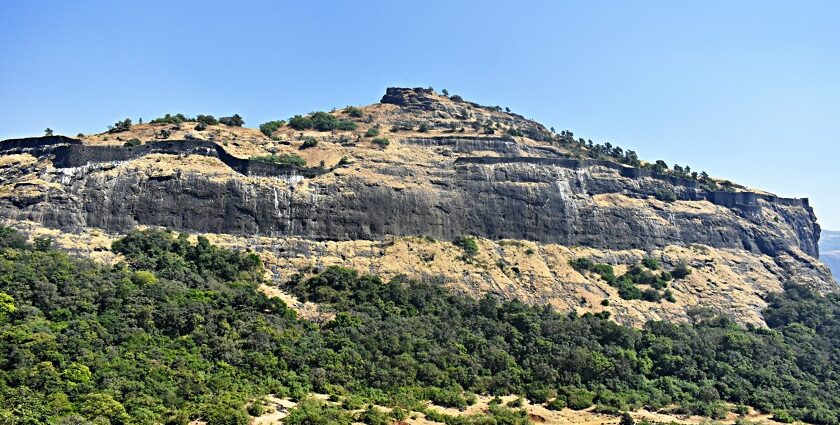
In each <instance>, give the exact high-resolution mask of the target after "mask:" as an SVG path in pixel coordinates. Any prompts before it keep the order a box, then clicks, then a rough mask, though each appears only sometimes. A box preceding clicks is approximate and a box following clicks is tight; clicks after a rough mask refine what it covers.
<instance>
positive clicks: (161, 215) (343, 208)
mask: <svg viewBox="0 0 840 425" xmlns="http://www.w3.org/2000/svg"><path fill="white" fill-rule="evenodd" d="M166 146H174V143H173V144H167V145H157V147H158V148H161V149H163V148H164V147H166ZM202 146H203V145H202V144H192V147H191V148H190V149H191V150H190V151H189V152H192V153H195V151H194V149H195V148H200V149H204V147H202ZM78 148H81V147H78V146H69V147H62V148H59V149H58V150H57V151H56V159H55V161H56V163H57V164H58V165H61V166H76V167H77V168H73V169H63V170H55V171H53V172H52V175H51V177H50V180H55V181H60V182H62V184H63V189H62V190H60V191H54V192H49V193H48V194H47V196H46V197H45V199H44V200H43V202H40V203H37V204H34V205H28V206H26V207H25V208H22V209H19V208H18V207H17V206H13V205H8V204H2V203H0V208H2V210H0V211H2V214H3V216H5V217H11V218H25V219H29V220H35V221H40V222H43V223H45V224H47V225H48V226H55V227H65V228H77V229H78V228H82V227H88V226H93V227H101V228H104V229H107V230H110V231H126V230H129V229H131V228H133V227H134V226H137V225H157V226H166V227H171V228H174V229H183V230H193V231H201V232H213V233H233V234H265V235H273V236H299V237H305V238H311V239H315V240H353V239H381V238H383V237H385V236H386V235H429V236H432V237H436V238H444V239H448V238H453V237H455V236H459V235H464V234H471V235H478V236H482V237H486V238H489V239H505V238H509V239H525V240H533V241H539V242H546V243H558V244H562V245H568V246H574V245H584V246H592V247H598V248H608V249H632V248H640V249H653V248H657V247H663V246H666V245H673V244H692V243H699V244H705V245H709V246H713V247H719V248H739V249H746V250H749V251H755V252H761V253H764V254H768V255H771V256H772V255H777V254H779V253H781V252H784V251H786V250H787V249H789V248H791V247H796V248H799V249H801V250H802V251H804V252H806V253H808V254H810V255H814V256H816V255H817V252H818V251H817V249H818V248H817V241H818V235H819V229H818V227H816V224H815V218H814V216H813V212H812V211H811V210H810V208H808V207H807V206H805V205H791V206H788V205H776V204H774V203H772V202H769V201H767V200H760V199H756V200H755V207H756V208H757V210H751V209H741V208H737V207H734V208H723V209H720V210H716V211H714V212H713V213H708V212H706V213H704V212H693V211H691V210H685V211H680V210H673V211H668V210H663V211H656V210H652V211H647V212H646V214H640V211H639V210H637V209H634V208H627V207H622V206H615V207H609V206H606V207H605V206H602V205H599V204H598V203H596V202H593V201H592V196H593V195H598V194H611V193H612V194H622V195H625V196H628V197H632V198H640V199H647V198H650V197H652V196H655V195H656V194H657V193H660V192H662V191H672V192H674V193H676V194H678V197H679V198H680V199H686V200H689V201H700V200H706V199H710V195H709V194H707V193H705V192H704V191H703V190H701V189H697V188H694V187H684V186H679V185H674V184H673V183H672V182H668V181H663V180H659V179H655V178H649V177H641V178H636V179H633V178H627V177H623V176H622V175H621V174H620V173H619V172H617V171H615V170H611V169H608V168H606V167H600V166H597V165H595V166H593V165H589V166H586V167H584V166H579V167H566V166H561V165H558V164H555V163H553V162H549V163H542V162H536V163H534V162H509V163H508V162H505V163H489V164H484V163H462V162H455V163H451V164H449V165H442V166H441V168H438V169H435V170H430V171H431V175H430V184H429V186H428V187H420V188H407V189H406V188H394V187H389V186H388V185H377V184H371V183H370V182H369V181H367V180H364V179H360V178H357V177H354V176H353V175H346V176H344V177H342V178H339V179H332V180H329V181H325V182H320V181H319V179H317V178H315V179H311V180H309V181H308V188H307V191H306V192H298V191H296V190H295V188H294V186H292V187H289V186H287V185H285V183H283V184H281V182H278V184H277V185H274V184H272V183H270V182H263V183H253V182H243V181H238V180H228V181H224V182H219V181H214V180H208V179H206V178H204V177H202V176H201V175H199V174H186V175H181V176H177V177H165V178H150V177H147V176H145V175H142V174H136V173H133V172H132V173H126V174H116V175H113V174H105V173H100V172H97V171H98V169H97V168H96V167H95V166H91V167H80V166H81V165H88V164H91V161H90V158H91V156H89V155H88V154H91V152H97V153H96V154H95V155H105V154H107V155H106V156H108V157H109V158H113V159H115V160H119V161H124V160H126V159H127V157H126V156H125V155H126V154H123V153H119V154H115V153H114V152H121V151H120V149H126V148H107V147H84V150H83V151H81V152H75V150H76V149H78ZM98 148H102V149H107V150H102V149H98ZM147 149H148V150H149V151H151V150H154V149H153V148H152V147H149V148H147ZM68 150H70V151H71V152H73V153H67V151H68ZM163 151H164V152H168V151H167V150H166V149H163ZM179 151H180V149H179ZM131 154H132V155H133V154H136V152H134V151H132V153H131ZM111 155H113V156H111ZM566 165H568V164H566ZM578 165H581V164H578ZM234 166H235V167H236V168H240V169H241V167H239V166H236V165H235V164H234ZM243 171H245V172H247V173H251V172H253V171H251V170H250V168H248V167H245V169H244V170H243ZM381 171H382V172H383V173H394V174H398V173H405V172H413V171H414V170H410V169H406V168H404V167H400V166H396V165H393V166H383V169H382V170H381ZM286 175H288V174H286ZM431 181H433V183H432V182H431ZM711 198H714V197H713V196H712V197H711ZM762 208H763V209H766V210H768V211H773V212H774V214H777V217H781V219H782V221H781V222H779V223H774V222H768V220H766V218H765V217H764V215H763V214H761V211H762ZM374 212H375V213H374ZM788 226H789V227H790V228H792V229H796V231H795V232H794V233H791V232H787V233H786V232H785V228H786V227H788Z"/></svg>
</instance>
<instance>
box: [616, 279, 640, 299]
mask: <svg viewBox="0 0 840 425" xmlns="http://www.w3.org/2000/svg"><path fill="white" fill-rule="evenodd" d="M618 296H619V297H621V299H623V300H638V299H640V298H642V291H640V290H639V288H638V287H637V286H636V285H635V284H633V282H631V281H628V280H627V279H622V280H619V282H618Z"/></svg>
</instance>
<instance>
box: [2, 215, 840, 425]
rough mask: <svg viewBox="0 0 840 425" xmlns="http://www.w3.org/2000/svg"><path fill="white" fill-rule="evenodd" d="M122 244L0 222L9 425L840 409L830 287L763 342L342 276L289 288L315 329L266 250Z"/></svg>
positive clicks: (785, 305)
mask: <svg viewBox="0 0 840 425" xmlns="http://www.w3.org/2000/svg"><path fill="white" fill-rule="evenodd" d="M113 250H114V251H115V252H116V253H119V254H121V255H122V257H121V258H124V261H122V262H120V263H118V264H116V265H114V266H107V265H102V264H98V263H94V262H92V261H87V260H78V259H73V258H71V257H70V256H68V255H67V254H66V253H64V252H62V251H59V250H56V249H53V248H51V246H50V244H49V243H48V242H45V241H42V242H39V243H37V244H29V243H27V242H26V240H25V238H23V237H21V235H19V234H18V233H16V232H14V231H12V230H10V229H8V228H0V364H2V368H0V421H2V422H3V423H85V421H96V423H111V424H153V423H176V424H185V423H187V422H188V421H190V420H193V419H199V418H200V419H203V420H206V421H208V422H209V424H210V425H215V424H245V423H247V421H248V416H247V410H248V409H258V408H257V407H251V406H253V404H252V402H253V401H254V400H258V399H259V398H260V397H262V396H263V395H265V394H268V393H272V394H277V395H278V396H280V397H284V396H290V397H293V398H295V399H298V400H304V401H303V402H302V403H301V404H300V406H299V407H298V408H296V409H294V410H293V411H292V412H291V415H290V416H289V418H290V419H288V420H287V422H286V423H291V424H303V423H307V424H321V423H337V424H341V423H350V421H352V420H364V421H366V422H367V423H381V421H382V420H386V419H385V418H384V413H383V412H381V411H378V410H376V409H374V408H366V409H365V410H364V411H363V412H362V413H361V414H360V415H359V416H358V417H353V415H352V414H351V413H349V412H347V409H351V408H359V407H363V406H365V405H367V404H369V403H373V404H378V405H385V406H388V407H398V408H401V409H403V410H420V409H423V408H424V407H423V404H422V401H423V400H430V399H432V400H436V401H438V402H440V403H445V404H447V405H454V406H465V405H468V404H469V403H470V402H471V399H472V397H471V396H470V394H469V393H470V392H474V393H482V394H496V395H507V394H520V395H522V396H525V397H528V398H530V399H532V400H544V401H546V402H548V406H550V407H552V408H558V407H559V406H562V405H564V404H565V405H567V406H569V407H571V408H575V409H582V408H587V407H590V406H592V405H594V404H597V405H598V406H599V407H598V408H599V409H600V410H601V411H614V412H620V411H627V410H631V409H634V408H638V407H642V406H645V407H648V408H651V409H659V408H664V407H667V406H672V405H676V406H678V407H677V410H678V411H680V412H688V413H700V414H706V415H709V416H712V417H720V416H721V415H722V414H723V413H725V412H726V408H725V405H724V404H723V403H724V402H730V403H735V404H741V405H749V406H753V407H755V408H757V409H759V410H761V411H764V412H773V413H774V415H776V416H777V417H778V418H779V419H784V420H788V419H790V420H804V421H808V422H814V423H818V424H837V419H838V415H840V391H838V384H837V383H838V382H840V295H837V294H831V295H828V296H824V297H823V296H819V295H817V294H815V293H814V292H811V291H810V290H808V289H806V288H804V287H799V286H793V285H788V286H786V288H785V289H786V291H785V293H783V294H773V295H770V296H769V297H768V298H767V302H768V309H767V310H766V311H765V313H764V314H765V317H766V318H767V324H768V326H769V328H768V329H763V328H752V327H751V328H742V327H740V326H737V325H736V324H734V323H732V322H731V321H729V320H728V319H726V318H724V317H717V316H707V317H704V318H702V319H701V320H697V321H696V323H694V324H673V323H667V322H650V323H648V324H647V325H646V326H645V327H644V328H643V329H633V328H628V327H623V326H621V325H618V324H616V323H614V322H612V321H610V320H608V318H607V317H606V315H604V314H595V315H593V314H586V315H583V316H578V315H575V314H574V313H571V314H565V313H564V314H560V313H557V312H554V311H553V310H551V309H549V308H543V307H530V306H527V305H525V304H523V303H520V302H516V301H513V302H502V301H499V300H497V299H495V298H493V297H490V296H487V297H485V298H482V299H478V300H476V299H472V298H469V297H466V296H462V295H459V294H456V293H454V292H450V291H448V290H447V289H445V288H443V287H442V286H441V285H440V284H438V283H435V282H416V281H410V280H406V279H395V280H392V281H391V282H388V283H385V282H382V281H381V280H380V279H379V278H377V277H374V276H362V275H359V274H358V273H357V272H355V271H353V270H350V269H346V268H340V267H330V268H327V269H326V270H325V271H323V272H322V273H320V274H317V275H314V276H304V275H297V276H293V277H292V278H291V279H290V280H289V282H288V283H287V284H286V289H287V290H288V291H291V292H292V293H294V294H295V295H296V296H297V297H299V298H300V299H302V300H303V301H313V302H317V303H320V305H321V306H322V308H325V309H331V310H333V311H335V312H337V314H336V317H335V319H334V320H331V321H329V322H327V323H325V324H323V325H315V324H313V323H310V322H307V321H302V320H299V319H298V318H297V317H296V315H295V313H294V312H293V311H292V310H290V309H288V308H287V307H286V306H285V305H284V304H283V302H282V301H280V300H278V299H275V298H268V297H266V296H265V295H264V294H263V293H262V292H260V291H259V290H258V289H257V287H258V285H260V284H261V283H263V282H262V279H263V274H264V273H263V268H262V265H261V263H260V261H259V258H258V257H257V256H256V255H255V254H252V253H248V252H235V251H229V250H224V249H220V248H218V247H215V246H213V245H211V244H210V243H209V242H208V241H207V240H206V239H204V238H201V237H199V238H198V241H197V243H191V242H190V241H189V240H188V238H187V236H186V235H177V234H172V233H168V232H163V231H144V232H133V233H130V234H129V235H127V236H126V237H125V238H123V239H120V240H118V241H116V242H115V243H114V244H113ZM312 391H318V392H324V393H328V394H339V395H345V394H348V395H346V396H342V397H341V398H343V403H341V404H335V405H331V404H325V403H322V402H318V401H311V400H305V398H306V397H305V396H306V394H308V393H310V392H312ZM554 395H556V397H555V396H554ZM331 398H332V399H335V400H338V399H339V398H338V397H331ZM548 400H551V401H548ZM354 406H355V407H354ZM427 414H429V415H430V419H433V420H438V419H437V418H440V419H441V421H442V422H445V423H447V424H473V423H513V424H525V423H527V418H526V417H525V414H524V412H523V411H521V410H512V409H509V408H507V407H503V406H501V405H500V404H499V403H495V404H493V406H492V407H491V410H490V412H489V414H488V415H487V416H483V417H473V416H466V417H450V416H447V415H440V414H439V413H433V411H432V410H428V411H427ZM435 415H436V416H435ZM432 416H434V417H432ZM488 416H489V417H492V418H495V422H492V421H489V420H488Z"/></svg>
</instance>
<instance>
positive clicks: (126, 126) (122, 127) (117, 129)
mask: <svg viewBox="0 0 840 425" xmlns="http://www.w3.org/2000/svg"><path fill="white" fill-rule="evenodd" d="M130 129H131V119H130V118H126V119H124V120H122V121H117V122H115V123H114V125H112V126H109V127H108V132H109V133H121V132H123V131H128V130H130Z"/></svg>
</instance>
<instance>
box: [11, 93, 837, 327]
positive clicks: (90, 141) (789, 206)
mask: <svg viewBox="0 0 840 425" xmlns="http://www.w3.org/2000/svg"><path fill="white" fill-rule="evenodd" d="M332 115H333V116H335V117H337V118H339V119H343V120H347V121H350V122H354V123H355V126H356V130H340V131H339V130H333V131H329V132H320V131H314V130H311V129H305V130H302V131H301V130H295V129H292V128H289V126H285V127H282V128H281V129H280V130H277V131H276V132H274V133H272V134H270V136H271V137H268V136H265V135H262V134H260V133H255V132H247V133H246V132H245V129H243V133H242V134H237V133H236V132H235V131H234V132H233V133H231V131H233V130H230V129H225V131H227V133H222V131H221V130H219V131H214V129H212V128H210V129H207V130H205V131H198V130H195V131H189V132H184V130H183V128H182V127H181V126H176V127H173V128H172V131H173V132H175V133H176V136H178V135H181V133H178V131H182V132H183V136H184V138H185V139H189V140H167V141H155V140H150V139H151V138H150V137H149V135H150V134H156V131H157V128H158V127H160V125H157V124H145V125H142V126H135V127H134V128H133V129H132V130H131V131H130V132H127V133H126V134H122V135H119V134H118V135H112V134H102V135H95V136H88V137H86V138H84V139H82V140H76V139H69V138H60V137H49V138H32V139H21V140H10V141H5V142H2V143H0V167H1V168H0V177H2V186H0V216H2V218H3V219H5V220H6V221H7V222H11V223H15V222H18V223H21V222H28V223H35V224H36V225H37V226H43V227H46V228H53V229H59V230H61V231H64V232H69V233H73V234H82V233H84V232H86V231H88V230H89V229H101V230H104V231H105V232H108V233H114V234H116V233H122V232H126V231H128V230H131V229H132V228H134V227H136V226H163V227H168V228H171V229H175V230H182V231H190V232H198V233H209V234H218V235H230V237H232V238H242V239H239V240H238V242H236V243H235V244H242V243H244V242H242V241H243V240H244V238H270V239H272V240H297V241H301V242H300V243H303V241H313V242H315V243H328V242H330V241H333V242H334V243H360V242H363V241H371V242H376V241H380V242H381V241H386V240H388V238H393V237H397V238H400V237H412V236H424V237H427V238H429V239H430V240H431V239H434V240H444V241H445V240H451V239H453V238H455V237H458V236H461V235H473V236H477V237H479V238H481V239H482V240H487V241H488V242H487V243H489V244H493V243H494V242H492V241H502V240H517V241H527V242H531V243H536V244H537V246H558V247H569V248H572V249H573V251H575V252H577V251H579V249H578V248H576V247H581V248H584V247H585V248H586V249H592V250H593V251H590V252H588V253H578V254H580V255H588V256H589V257H592V258H597V259H600V260H602V261H608V262H612V263H613V264H616V265H618V264H622V263H628V262H630V261H631V260H630V257H641V255H642V254H638V253H643V254H644V253H655V252H656V253H659V255H664V253H665V252H667V251H668V250H674V249H677V247H686V248H688V247H693V246H703V247H705V249H712V250H715V252H727V253H728V254H727V255H726V258H727V260H726V261H727V262H728V264H729V265H730V266H731V267H733V268H737V267H736V265H735V262H737V258H738V256H739V255H740V256H742V258H743V261H744V262H745V263H749V262H755V265H756V267H763V268H765V269H766V270H769V272H768V273H765V274H764V275H763V276H764V277H763V278H764V279H769V280H770V281H771V282H769V283H768V282H759V283H755V284H752V285H750V284H744V285H742V283H743V279H746V278H745V277H743V276H742V277H738V279H742V281H741V282H738V284H737V285H735V286H737V287H739V288H742V289H743V288H746V289H744V290H749V291H753V292H754V293H750V294H749V297H752V298H750V300H749V301H748V302H747V301H745V305H750V306H751V307H750V308H747V310H750V311H752V313H751V314H752V316H750V314H746V315H745V314H737V313H736V314H734V315H735V316H736V317H738V318H741V319H742V320H743V321H746V322H757V321H758V322H760V317H757V316H755V315H756V314H757V313H756V311H758V310H760V307H761V304H760V302H756V301H755V299H754V298H760V296H761V295H762V294H763V293H765V292H767V291H769V290H773V289H778V288H780V284H781V283H782V282H786V281H791V280H794V281H801V282H805V283H808V284H809V285H811V286H814V287H817V288H819V289H820V290H823V291H830V290H835V288H836V283H835V282H834V281H833V279H832V278H831V276H830V274H829V273H828V271H827V269H826V268H825V267H824V266H822V265H821V264H820V263H819V262H818V260H817V259H816V258H817V257H818V256H819V248H818V241H819V235H820V229H819V226H818V225H817V224H816V217H815V216H814V213H813V211H812V209H811V208H810V206H809V205H808V202H807V200H805V199H784V198H779V197H776V196H774V195H771V194H768V193H765V192H759V191H754V190H749V189H746V188H742V187H738V186H732V185H719V184H718V183H717V182H716V181H714V180H712V179H707V180H703V179H698V178H697V177H696V176H694V177H692V176H691V175H689V174H686V173H683V174H675V173H671V172H665V171H663V170H661V169H655V168H651V167H641V168H640V167H639V166H634V165H639V164H632V163H631V164H627V163H626V161H623V160H622V159H621V157H616V158H611V157H609V156H603V155H601V156H599V155H596V154H595V153H594V152H595V151H596V149H595V148H593V147H592V146H591V145H589V146H587V144H586V143H584V142H583V141H582V139H581V140H580V141H575V140H574V139H573V138H571V141H570V138H569V137H568V135H567V134H563V135H562V136H560V135H556V134H553V133H552V132H551V131H549V130H547V129H546V128H545V127H543V126H542V125H540V124H538V123H535V122H533V121H530V120H527V119H525V118H524V117H522V116H519V115H516V114H512V113H506V112H503V111H501V110H500V108H488V107H482V106H480V105H477V104H474V103H470V102H465V101H463V100H461V99H460V98H458V97H457V96H453V97H446V96H440V95H437V94H435V93H434V92H432V91H430V90H428V89H397V88H391V89H388V91H387V93H386V95H385V96H384V97H383V98H382V101H381V103H379V104H375V105H371V106H368V107H364V108H358V109H354V110H350V109H347V110H341V111H334V112H333V113H332ZM564 133H565V132H564ZM569 134H570V133H569ZM132 136H136V137H139V138H141V139H145V140H146V143H144V144H141V145H140V146H136V147H124V146H122V143H123V142H122V140H126V139H127V138H129V137H132ZM144 136H145V137H144ZM383 137H387V139H388V144H387V147H385V148H381V147H380V146H382V143H378V142H375V141H374V139H377V138H379V139H381V138H383ZM307 138H310V139H312V138H314V140H317V142H318V143H317V146H315V147H310V148H308V149H304V148H305V147H306V146H305V145H304V144H303V143H304V141H305V140H306V139H307ZM120 139H122V140H120ZM310 145H311V143H310ZM265 154H288V155H293V154H294V155H300V156H302V157H303V159H304V160H306V161H307V162H308V166H306V167H299V166H293V165H284V164H273V163H268V162H264V161H260V160H258V159H250V157H252V156H255V155H265ZM622 162H625V163H622ZM316 164H317V165H316ZM257 245H259V246H256V245H255V246H254V248H259V247H262V249H263V251H266V252H269V253H270V254H271V255H275V256H276V257H278V258H281V259H282V258H283V257H284V255H283V254H282V253H278V252H276V250H275V251H272V250H271V249H268V248H266V246H265V245H266V244H257ZM570 252H571V251H570ZM628 252H634V253H636V254H632V255H629V256H628V255H627V254H626V253H628ZM680 252H681V254H680V255H681V258H682V259H683V260H684V261H689V262H690V261H691V255H688V254H686V252H683V251H680ZM621 253H625V254H621ZM733 253H734V254H733ZM299 254H300V255H301V256H303V257H309V256H313V254H312V253H309V254H307V253H306V252H303V253H299ZM567 254H568V253H567ZM568 257H569V258H568V259H571V258H573V257H575V255H571V254H568ZM500 258H501V261H504V257H500ZM568 259H566V260H564V262H568ZM636 260H637V259H636ZM395 261H397V260H396V259H395ZM488 261H490V259H489V258H488ZM281 262H282V261H281ZM497 262H498V261H497ZM554 262H556V261H554ZM292 263H293V261H291V260H289V261H287V262H286V263H285V265H281V266H280V267H279V269H278V270H280V271H284V272H291V270H289V265H290V264H292ZM548 263H552V262H548ZM548 263H547V264H548ZM762 264H764V266H762ZM296 266H301V264H297V263H296ZM470 267H472V266H469V267H468V266H467V265H464V266H463V267H462V268H463V269H464V270H466V269H469V268H470ZM490 267H493V266H492V264H491V265H490ZM553 267H555V268H556V267H560V266H559V265H557V264H554V265H553ZM456 269H457V267H456ZM424 273H425V272H424ZM446 273H450V274H451V276H450V278H451V279H450V280H451V281H452V283H453V285H454V286H460V287H463V289H465V290H475V291H477V292H481V291H482V289H481V285H477V286H475V285H474V286H472V287H471V286H470V285H464V284H463V282H460V283H459V282H456V280H457V278H456V277H454V276H455V275H457V273H456V272H455V271H453V270H447V271H446ZM446 273H443V274H446ZM465 273H466V271H465ZM429 274H434V273H429ZM578 276H579V275H578ZM482 279H485V280H487V279H489V280H490V281H492V282H494V285H495V286H499V285H498V283H499V281H500V279H502V278H501V277H493V276H492V275H491V274H487V275H486V276H484V277H483V278H482ZM544 279H546V280H545V281H544V282H542V283H543V284H546V285H548V284H549V283H550V285H549V287H552V288H554V289H553V290H551V291H548V292H545V291H542V292H540V294H541V295H539V296H538V297H531V298H533V299H531V300H530V301H532V302H549V303H552V296H553V297H554V298H556V299H555V300H554V301H558V300H560V299H562V300H564V301H563V303H561V304H563V306H564V307H566V308H575V307H574V306H575V304H576V303H577V302H578V301H579V296H580V294H579V293H578V292H577V291H576V290H571V291H569V290H564V289H563V288H564V285H572V286H574V285H575V283H574V282H575V281H576V279H572V278H566V281H564V278H563V277H562V276H560V277H558V276H557V275H554V276H551V277H544ZM587 279H588V280H589V281H591V280H593V278H592V277H591V276H589V277H584V278H583V280H584V281H587ZM578 280H579V279H578ZM595 280H597V279H595ZM537 283H538V284H539V283H540V282H537ZM506 284H507V285H521V284H522V282H517V281H516V279H514V280H512V281H510V282H507V283H506ZM471 288H472V289H471ZM756 288H757V289H756ZM485 289H486V288H485ZM520 289H521V288H520ZM520 289H516V290H510V291H501V292H509V293H510V294H512V295H511V296H516V297H518V298H528V297H527V296H525V295H524V293H523V291H521V290H520ZM566 289H568V288H566ZM686 291H688V289H686ZM686 293H687V292H686ZM552 294H553V295H552ZM678 295H679V294H678ZM601 296H602V297H603V296H604V295H603V294H602V295H601ZM724 296H725V295H720V296H718V297H717V298H713V300H717V301H715V302H717V303H720V300H721V299H722V297H724ZM576 298H577V299H576ZM730 298H731V297H730ZM594 301H597V300H594ZM694 302H696V303H699V304H703V303H709V300H704V299H703V298H702V297H700V298H698V299H696V300H694ZM553 303H554V304H558V303H557V302H553ZM750 303H752V304H750ZM590 304H591V305H595V304H596V303H595V302H592V303H590ZM688 307H690V305H688V303H680V305H678V306H673V307H669V308H667V309H665V310H667V311H670V312H671V313H669V314H667V315H666V316H668V317H669V318H671V317H673V318H675V319H679V318H680V317H681V316H682V317H684V311H685V310H686V309H687V308H688ZM644 308H645V307H644V306H643V305H642V306H640V307H638V308H636V310H635V311H636V313H633V314H630V313H628V311H629V310H627V309H624V310H623V309H622V305H621V302H620V301H619V302H618V304H616V305H615V306H614V307H613V308H612V309H611V310H610V311H612V312H613V313H614V314H616V315H617V316H618V317H617V318H618V319H619V320H622V318H624V319H626V320H630V321H634V322H638V321H640V320H643V319H645V318H649V317H653V316H662V314H658V313H656V314H652V315H648V316H646V315H645V314H644V311H643V310H644ZM650 308H651V311H656V310H657V308H654V307H653V306H650ZM726 309H727V310H733V311H738V310H739V309H738V308H730V307H726ZM663 311H664V310H663ZM748 316H749V317H748Z"/></svg>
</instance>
